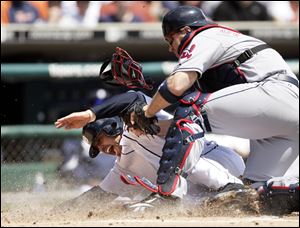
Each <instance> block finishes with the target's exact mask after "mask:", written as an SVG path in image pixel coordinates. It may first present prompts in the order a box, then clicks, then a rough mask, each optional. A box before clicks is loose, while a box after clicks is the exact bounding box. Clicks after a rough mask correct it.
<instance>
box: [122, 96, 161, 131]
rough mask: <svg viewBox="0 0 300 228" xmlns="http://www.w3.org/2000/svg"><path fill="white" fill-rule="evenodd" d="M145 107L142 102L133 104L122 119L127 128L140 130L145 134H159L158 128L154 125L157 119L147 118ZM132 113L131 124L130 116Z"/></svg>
mask: <svg viewBox="0 0 300 228" xmlns="http://www.w3.org/2000/svg"><path fill="white" fill-rule="evenodd" d="M145 105H146V103H144V102H137V103H135V104H134V105H133V106H132V107H131V108H130V109H129V110H128V111H127V113H126V114H125V115H124V116H123V117H122V118H123V120H124V122H125V124H126V125H127V126H128V128H130V127H132V128H133V129H139V130H142V131H143V132H144V133H145V134H150V135H152V136H153V135H157V134H158V133H159V132H160V127H159V126H158V125H156V123H157V122H158V121H157V117H156V116H154V117H151V118H147V117H146V116H145V112H144V110H143V107H144V106H145ZM132 113H133V122H134V124H132V123H131V115H132Z"/></svg>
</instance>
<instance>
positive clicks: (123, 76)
mask: <svg viewBox="0 0 300 228" xmlns="http://www.w3.org/2000/svg"><path fill="white" fill-rule="evenodd" d="M109 64H111V69H110V70H109V71H105V69H106V68H107V66H108V65H109ZM104 71H105V72H104ZM142 71H143V69H142V66H141V64H139V63H138V62H136V61H134V60H133V58H132V57H131V56H130V55H129V54H128V53H127V52H126V51H125V50H123V49H122V48H120V47H117V48H116V51H115V53H114V54H113V55H112V58H111V59H108V60H106V61H104V62H103V64H102V66H101V68H100V74H99V76H100V78H101V79H102V80H103V81H105V82H106V83H108V84H113V85H124V86H126V87H128V88H130V89H134V88H139V89H147V90H152V89H153V86H152V84H153V81H152V80H151V79H149V78H146V79H145V77H144V75H143V72H142Z"/></svg>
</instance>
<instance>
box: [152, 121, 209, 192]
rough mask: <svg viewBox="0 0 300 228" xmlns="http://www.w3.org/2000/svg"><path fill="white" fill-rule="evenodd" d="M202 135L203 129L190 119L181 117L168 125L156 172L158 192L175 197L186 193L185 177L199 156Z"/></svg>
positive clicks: (201, 148)
mask: <svg viewBox="0 0 300 228" xmlns="http://www.w3.org/2000/svg"><path fill="white" fill-rule="evenodd" d="M202 137H203V130H202V129H201V127H200V126H199V125H197V124H195V123H192V121H189V120H186V119H182V120H178V121H176V122H174V123H173V124H172V125H171V126H170V129H169V131H168V133H167V136H166V143H165V145H164V147H163V155H162V158H161V160H160V168H159V170H158V173H157V174H158V178H157V184H158V192H159V193H161V194H162V195H172V196H176V197H182V196H183V195H185V194H186V192H187V182H186V179H185V178H186V177H187V175H188V174H189V173H190V172H191V171H192V169H193V167H194V166H195V164H196V163H197V162H198V160H199V158H200V155H201V153H202V150H203V145H204V142H203V139H201V138H202ZM195 140H197V144H195Z"/></svg>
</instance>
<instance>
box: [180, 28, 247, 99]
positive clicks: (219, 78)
mask: <svg viewBox="0 0 300 228" xmlns="http://www.w3.org/2000/svg"><path fill="white" fill-rule="evenodd" d="M216 27H217V28H223V29H228V28H226V27H222V26H219V25H217V24H213V25H208V26H204V27H201V28H199V29H197V30H194V31H193V32H191V33H188V34H187V35H186V36H185V37H184V38H183V40H182V41H181V44H180V45H179V47H178V53H179V54H180V55H181V54H182V52H183V50H184V49H185V47H186V46H187V45H188V44H189V43H190V42H191V40H192V39H193V38H194V37H195V36H196V35H197V34H199V33H200V32H202V31H204V30H207V29H210V28H216ZM229 30H231V29H229ZM246 82H247V80H246V78H245V76H244V74H243V72H242V71H241V70H240V69H239V68H238V67H237V66H236V65H235V64H234V62H230V63H225V64H222V65H219V66H217V67H214V68H210V69H208V70H206V71H205V72H204V73H203V74H202V75H201V78H200V79H198V80H197V81H196V83H195V86H196V87H197V88H198V89H199V90H200V91H202V92H204V93H212V92H215V91H218V90H220V89H223V88H225V87H228V86H232V85H236V84H241V83H246Z"/></svg>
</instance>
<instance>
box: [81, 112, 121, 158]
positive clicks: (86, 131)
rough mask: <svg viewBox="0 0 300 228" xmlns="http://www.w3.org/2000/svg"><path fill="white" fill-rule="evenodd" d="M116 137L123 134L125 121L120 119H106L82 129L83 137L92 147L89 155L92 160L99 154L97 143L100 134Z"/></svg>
mask: <svg viewBox="0 0 300 228" xmlns="http://www.w3.org/2000/svg"><path fill="white" fill-rule="evenodd" d="M102 132H103V133H104V134H106V135H108V136H116V135H119V134H122V133H123V121H122V120H121V118H120V117H117V116H116V117H112V118H104V119H99V120H96V121H94V122H91V123H88V124H87V125H85V126H84V127H83V128H82V137H83V138H84V139H85V140H86V141H87V142H88V144H90V145H91V147H90V150H89V155H90V157H91V158H94V157H96V156H97V155H98V154H99V152H100V151H99V150H98V148H97V146H96V145H95V143H96V142H97V139H98V136H99V135H100V133H102Z"/></svg>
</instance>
